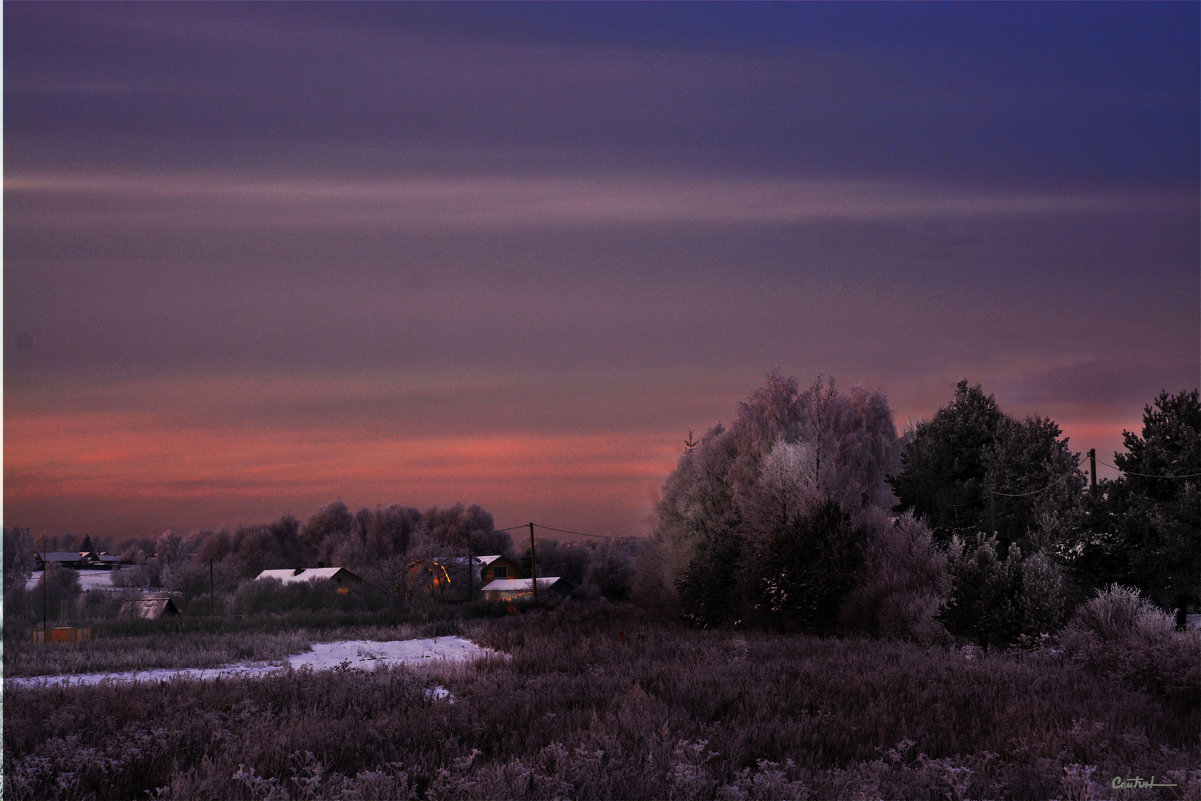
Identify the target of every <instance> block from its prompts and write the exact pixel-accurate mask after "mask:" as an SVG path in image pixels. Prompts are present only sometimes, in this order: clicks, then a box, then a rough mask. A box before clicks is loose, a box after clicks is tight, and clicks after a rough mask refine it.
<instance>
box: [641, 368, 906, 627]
mask: <svg viewBox="0 0 1201 801" xmlns="http://www.w3.org/2000/svg"><path fill="white" fill-rule="evenodd" d="M690 442H692V440H691V439H690ZM897 452H898V440H897V436H896V430H895V427H894V426H893V422H892V414H891V411H890V410H889V407H888V401H887V399H886V398H885V397H884V396H883V395H882V394H880V393H878V392H870V391H867V390H863V389H860V388H853V389H851V390H850V391H849V392H847V393H840V392H839V391H837V390H836V389H835V388H834V383H833V381H832V380H829V379H824V378H823V379H818V380H817V381H816V382H815V383H814V384H813V385H812V386H810V387H809V388H808V389H806V390H805V391H801V390H800V388H799V387H798V385H797V381H796V379H795V378H784V377H783V376H781V375H780V374H779V373H778V372H772V373H771V374H769V375H768V377H767V380H766V382H765V383H764V385H763V386H762V387H760V388H759V389H758V390H757V391H756V392H755V393H753V394H752V395H751V396H750V398H748V399H747V400H746V401H745V402H743V403H741V404H739V407H738V415H737V417H736V418H735V420H734V421H733V422H732V423H731V424H730V426H729V427H728V428H727V427H725V426H723V425H721V424H718V425H717V426H714V427H713V428H711V429H710V430H709V431H708V432H707V433H706V434H704V435H703V436H702V437H701V440H700V442H699V443H693V447H690V448H687V449H686V450H685V452H684V453H683V454H682V455H681V456H680V460H679V462H678V464H677V466H676V469H675V470H674V471H673V472H672V473H671V475H669V476H668V477H667V480H666V482H665V483H664V487H663V493H662V498H661V500H660V502H659V504H658V507H657V513H658V525H657V526H656V529H655V532H654V534H653V536H652V538H651V541H650V542H648V543H647V544H646V545H645V547H644V548H642V549H641V550H640V553H639V575H638V578H637V581H636V590H637V592H636V594H637V595H638V597H639V598H641V599H642V600H643V602H645V603H648V604H651V605H654V606H659V607H661V608H665V609H670V610H676V611H678V610H679V609H680V602H681V599H683V601H684V602H685V605H687V604H689V603H693V604H696V603H700V604H702V605H703V606H704V607H705V608H706V609H715V608H718V607H723V606H729V605H731V604H735V603H736V602H737V601H736V600H735V599H736V598H741V599H742V602H745V601H746V600H747V599H748V598H749V597H750V596H749V595H748V594H747V593H748V588H747V587H745V586H743V587H741V588H736V585H737V584H738V583H739V581H740V579H739V578H738V576H739V575H744V576H745V575H747V574H746V573H745V572H743V573H740V572H739V571H738V564H739V563H740V562H742V561H743V560H744V559H746V558H751V557H750V556H749V555H750V554H753V553H756V552H757V551H758V549H759V548H760V547H761V546H763V545H764V544H765V543H767V542H768V540H769V539H771V538H772V537H775V536H779V533H780V532H781V531H784V530H787V529H789V528H790V527H792V526H793V524H794V523H796V521H798V520H801V519H804V518H807V517H809V516H811V515H813V514H814V513H815V512H816V511H818V510H820V509H822V508H824V507H825V506H826V505H832V506H833V507H835V508H837V509H838V510H839V511H840V513H842V514H845V515H846V516H847V517H848V519H849V520H850V522H851V525H852V526H854V525H855V521H856V520H857V518H858V516H859V515H861V514H862V513H863V512H864V511H865V510H866V509H868V508H871V507H872V506H875V505H890V504H891V503H892V502H893V496H892V493H891V490H890V488H889V486H888V483H887V481H886V477H887V475H888V474H889V472H890V470H891V469H892V468H893V466H894V464H895V461H896V457H897ZM731 588H733V589H731ZM727 589H730V592H729V593H727V592H726V590H727ZM681 593H683V596H681ZM684 611H685V612H687V611H688V610H687V609H685V610H684ZM702 617H705V618H706V619H707V620H712V619H714V618H715V614H712V613H710V612H705V613H704V614H703V615H702Z"/></svg>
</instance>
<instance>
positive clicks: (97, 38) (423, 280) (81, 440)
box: [3, 2, 1201, 536]
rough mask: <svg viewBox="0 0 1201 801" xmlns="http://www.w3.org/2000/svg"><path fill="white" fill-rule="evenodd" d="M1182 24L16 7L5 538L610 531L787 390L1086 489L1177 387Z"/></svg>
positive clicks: (1180, 381) (793, 11)
mask: <svg viewBox="0 0 1201 801" xmlns="http://www.w3.org/2000/svg"><path fill="white" fill-rule="evenodd" d="M1199 9H1201V6H1199V5H1198V4H1196V3H1174V4H1154V3H1140V4H1130V5H1127V4H1121V3H1105V4H1089V3H1071V4H1027V3H1023V4H998V5H993V4H978V3H972V4H938V3H921V4H913V5H908V4H886V5H874V4H867V3H853V4H813V5H790V4H761V5H756V4H751V5H746V4H738V5H725V4H717V3H714V4H703V5H691V4H562V5H538V4H521V5H509V4H496V5H474V4H451V5H442V4H438V5H424V4H389V3H375V4H362V5H360V4H321V3H312V4H292V3H274V4H239V3H220V4H186V5H174V4H169V3H162V4H158V3H156V4H125V5H110V4H105V3H89V4H78V5H77V4H70V3H55V4H43V3H38V4H34V3H11V2H6V3H5V4H4V8H3V13H4V20H3V22H4V186H5V190H4V445H5V449H4V524H5V525H20V526H29V527H30V528H31V529H32V530H33V532H34V533H35V536H36V535H37V534H39V533H41V532H43V531H44V532H46V533H48V534H56V533H62V532H65V531H71V532H73V533H76V534H83V533H103V534H112V535H133V534H136V535H146V534H156V533H158V532H159V531H162V530H163V529H166V528H174V529H176V530H180V531H187V530H191V529H193V528H214V527H216V526H218V525H222V524H236V523H238V522H246V523H251V522H260V521H265V520H269V519H272V518H274V517H277V516H278V515H280V514H282V513H285V512H290V513H292V514H295V515H297V516H298V517H301V518H302V519H303V518H305V517H307V516H308V515H310V514H312V513H313V512H314V511H316V510H317V508H318V507H319V506H321V505H322V504H324V503H327V502H329V501H331V500H334V499H336V498H341V499H342V500H344V501H345V502H346V503H347V504H348V505H349V506H351V507H352V508H358V507H362V506H376V505H379V504H388V503H403V504H407V505H413V506H418V507H422V508H424V507H427V506H432V505H446V504H451V503H454V502H456V501H463V502H465V503H479V504H481V505H482V506H484V507H485V508H486V509H488V510H489V511H491V512H492V513H493V515H494V517H495V519H496V524H497V525H498V526H508V525H515V524H518V523H523V522H525V521H527V520H531V519H532V520H534V521H536V522H540V523H545V524H548V525H551V526H558V527H562V528H569V529H575V530H582V531H588V532H595V533H609V534H617V535H626V534H640V533H644V532H645V531H647V530H648V527H649V523H648V519H649V516H650V515H651V512H652V507H653V503H654V500H655V498H656V496H657V493H658V490H659V488H660V486H661V485H662V482H663V479H664V478H665V477H666V476H667V474H668V473H669V472H670V471H671V469H672V468H673V467H674V464H675V460H676V458H677V456H678V454H679V451H680V450H681V447H682V443H683V440H684V438H685V437H686V436H687V433H688V431H689V430H690V429H691V430H693V431H695V432H697V433H698V434H699V433H700V432H701V431H703V430H704V429H707V428H708V427H709V426H711V425H712V424H713V423H715V422H717V421H718V420H729V419H730V418H731V417H732V416H733V415H734V413H735V408H736V404H737V402H738V401H739V400H741V399H743V398H745V397H746V396H747V395H748V394H750V392H752V391H753V390H754V389H755V388H756V387H757V386H758V385H759V384H760V383H761V382H762V380H763V377H764V375H765V374H766V373H767V371H768V370H770V369H772V368H774V367H778V368H780V370H781V371H782V372H784V373H785V374H786V375H795V376H797V377H798V378H799V379H800V381H801V382H802V383H803V384H807V383H809V382H811V381H812V380H813V379H814V378H815V377H816V376H817V375H818V374H820V373H824V374H827V375H833V376H834V377H835V379H836V381H837V383H838V385H839V386H842V387H848V386H850V385H851V384H855V383H859V384H863V385H866V386H868V387H870V388H873V389H882V390H883V391H885V392H886V393H887V394H888V395H889V397H890V399H891V402H892V405H893V408H894V411H895V412H896V417H897V426H898V428H903V427H904V425H905V424H906V422H907V421H909V420H917V419H921V418H928V417H929V416H930V415H932V414H933V413H934V411H935V410H936V409H937V408H938V407H939V406H941V405H943V404H945V403H946V402H947V401H948V400H949V399H950V397H951V394H952V392H953V388H954V384H955V382H956V381H958V380H960V379H963V378H966V379H968V380H969V381H971V382H973V383H981V384H982V385H983V386H984V389H985V390H986V391H988V392H992V393H994V394H995V395H996V396H997V399H998V401H999V403H1000V404H1001V406H1002V408H1003V409H1005V410H1006V411H1008V412H1010V413H1013V414H1019V415H1024V414H1039V415H1046V416H1049V417H1052V418H1053V419H1055V420H1056V421H1057V422H1058V423H1059V424H1060V425H1061V427H1062V428H1063V429H1064V431H1065V433H1066V434H1068V435H1069V436H1070V437H1071V445H1072V447H1073V449H1074V450H1077V451H1080V452H1084V451H1087V450H1088V449H1089V448H1092V447H1095V448H1097V450H1098V455H1099V458H1100V459H1102V460H1103V461H1105V462H1112V460H1113V452H1114V451H1115V450H1117V449H1119V448H1120V446H1121V431H1122V429H1123V428H1124V427H1125V428H1136V427H1137V426H1138V424H1139V419H1140V415H1141V410H1142V407H1143V405H1144V404H1146V403H1148V402H1150V401H1151V399H1152V398H1153V397H1154V396H1155V394H1156V393H1158V392H1159V391H1160V390H1165V389H1166V390H1168V391H1178V390H1182V389H1193V388H1196V387H1197V386H1198V383H1199V382H1201V379H1199V377H1198V374H1199V371H1201V268H1199V263H1201V244H1199V243H1201V223H1199V219H1201V202H1199V194H1201V177H1199V173H1201V166H1199V163H1201V155H1199V154H1201V133H1199V125H1201V122H1199V121H1201V86H1199V77H1198V76H1199V72H1201V69H1199V65H1201V55H1199V49H1201V48H1199V38H1201V34H1199V31H1201V18H1199V16H1201V12H1199ZM1107 474H1112V471H1104V470H1103V471H1102V475H1103V476H1104V475H1107Z"/></svg>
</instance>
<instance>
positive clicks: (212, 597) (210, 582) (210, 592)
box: [209, 559, 216, 617]
mask: <svg viewBox="0 0 1201 801" xmlns="http://www.w3.org/2000/svg"><path fill="white" fill-rule="evenodd" d="M215 597H216V596H215V593H214V592H213V560H212V559H210V560H209V617H213V615H214V612H213V605H214V603H215V600H214V599H215Z"/></svg>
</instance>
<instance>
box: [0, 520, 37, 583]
mask: <svg viewBox="0 0 1201 801" xmlns="http://www.w3.org/2000/svg"><path fill="white" fill-rule="evenodd" d="M35 553H36V549H35V547H34V544H33V537H31V536H30V535H29V529H27V528H7V527H5V529H4V591H5V592H8V590H9V588H11V587H15V586H18V585H19V586H22V587H24V586H25V583H26V582H27V581H29V577H30V576H31V575H33V569H34V567H35V566H36V563H37V560H36V557H35Z"/></svg>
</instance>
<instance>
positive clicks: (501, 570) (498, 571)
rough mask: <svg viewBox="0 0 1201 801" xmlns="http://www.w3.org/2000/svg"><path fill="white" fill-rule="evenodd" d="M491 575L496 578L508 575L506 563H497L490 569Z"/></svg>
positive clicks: (504, 577) (505, 577) (503, 577)
mask: <svg viewBox="0 0 1201 801" xmlns="http://www.w3.org/2000/svg"><path fill="white" fill-rule="evenodd" d="M492 571H493V572H492V577H493V578H498V579H507V578H508V577H509V566H508V565H497V566H496V567H494V568H493V569H492Z"/></svg>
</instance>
